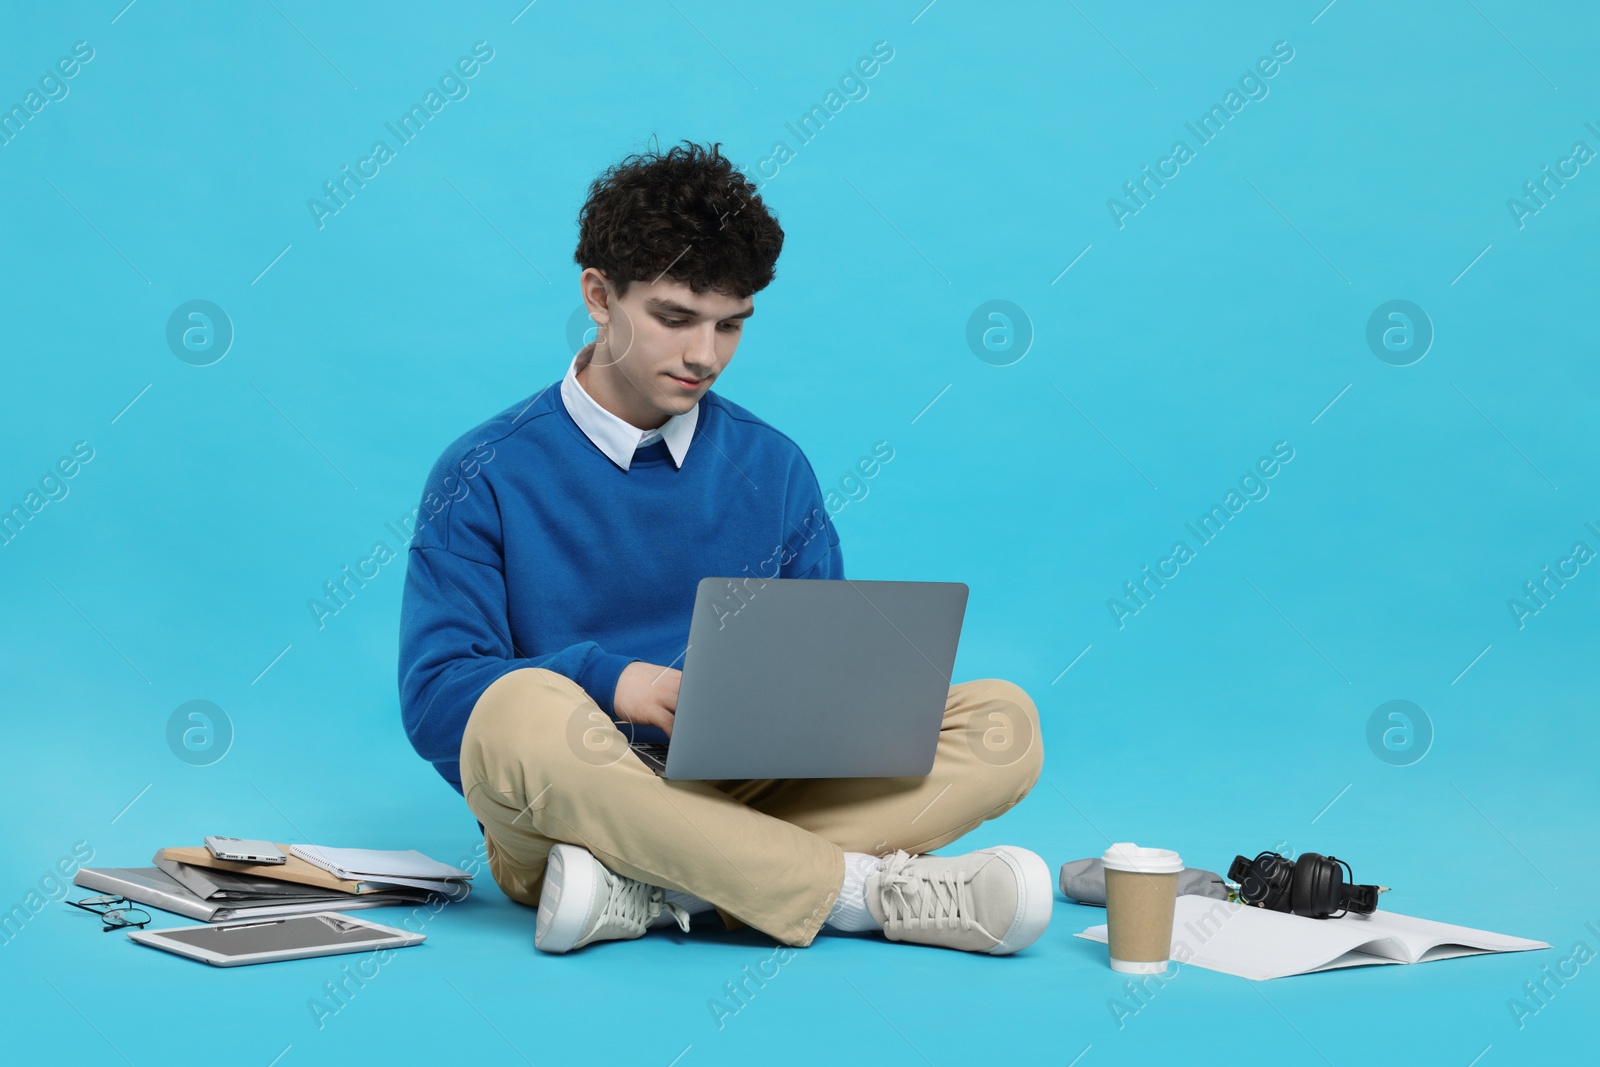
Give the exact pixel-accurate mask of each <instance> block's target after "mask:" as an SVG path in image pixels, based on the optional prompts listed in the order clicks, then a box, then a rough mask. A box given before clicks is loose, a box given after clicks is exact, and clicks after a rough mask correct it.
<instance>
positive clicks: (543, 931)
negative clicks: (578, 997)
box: [533, 845, 689, 953]
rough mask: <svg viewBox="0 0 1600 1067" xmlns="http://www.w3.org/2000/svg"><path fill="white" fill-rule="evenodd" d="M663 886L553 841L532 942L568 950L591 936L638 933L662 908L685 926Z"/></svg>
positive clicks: (556, 950)
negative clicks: (627, 875)
mask: <svg viewBox="0 0 1600 1067" xmlns="http://www.w3.org/2000/svg"><path fill="white" fill-rule="evenodd" d="M665 896H666V890H665V889H662V888H661V887H660V886H655V885H649V884H647V883H645V882H641V881H638V880H637V879H634V878H627V877H625V876H623V875H620V874H617V873H616V872H614V871H612V870H610V869H608V868H607V867H606V866H605V865H604V864H603V863H601V862H600V861H599V860H597V859H595V858H594V855H593V854H592V853H590V851H589V850H588V849H586V848H583V847H581V846H579V845H556V846H555V847H554V848H552V849H551V850H550V858H549V859H548V860H547V861H546V862H545V868H544V888H543V889H542V890H541V891H540V893H539V921H538V924H537V925H536V926H535V928H534V934H533V945H534V947H535V948H537V949H539V950H541V951H543V952H552V953H560V952H570V951H572V950H573V949H575V948H582V947H583V946H585V945H587V944H589V943H590V942H591V941H608V940H618V939H623V938H633V937H639V936H641V935H642V934H643V933H644V932H645V930H646V928H648V927H649V925H650V924H651V922H653V921H654V920H655V918H656V917H657V916H658V915H660V914H661V913H662V912H663V911H665V912H668V913H670V914H671V915H672V917H673V918H674V919H676V920H677V923H678V926H679V928H680V929H682V930H685V931H687V930H688V929H689V913H688V912H687V911H685V910H684V909H683V908H680V907H678V906H677V905H676V904H668V903H667V902H666V899H665Z"/></svg>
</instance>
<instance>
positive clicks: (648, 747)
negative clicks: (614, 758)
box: [628, 741, 667, 776]
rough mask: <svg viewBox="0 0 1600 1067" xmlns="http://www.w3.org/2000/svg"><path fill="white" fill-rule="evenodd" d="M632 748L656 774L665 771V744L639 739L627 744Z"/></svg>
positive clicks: (662, 773)
mask: <svg viewBox="0 0 1600 1067" xmlns="http://www.w3.org/2000/svg"><path fill="white" fill-rule="evenodd" d="M628 747H629V748H631V749H633V754H634V755H635V756H638V757H639V758H640V759H641V760H643V761H644V765H645V766H646V767H649V768H650V769H651V770H652V771H655V772H656V774H658V775H663V776H664V775H665V774H666V773H667V746H666V745H665V744H663V743H661V742H655V741H639V742H635V743H634V744H632V745H629V746H628Z"/></svg>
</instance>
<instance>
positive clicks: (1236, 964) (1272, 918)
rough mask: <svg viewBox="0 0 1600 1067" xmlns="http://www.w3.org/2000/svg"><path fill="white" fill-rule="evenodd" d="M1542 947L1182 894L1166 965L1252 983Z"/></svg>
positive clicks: (1419, 922) (1101, 931)
mask: <svg viewBox="0 0 1600 1067" xmlns="http://www.w3.org/2000/svg"><path fill="white" fill-rule="evenodd" d="M1076 936H1078V937H1082V938H1085V939H1087V940H1090V941H1101V942H1104V941H1105V940H1106V928H1105V925H1104V924H1101V925H1100V926H1091V927H1089V928H1088V929H1087V930H1085V931H1083V932H1082V933H1081V934H1078V935H1076ZM1549 947H1550V946H1549V945H1548V944H1547V943H1545V942H1543V941H1530V940H1528V939H1527V938H1522V937H1511V936H1509V935H1506V934H1493V933H1490V932H1489V931H1487V930H1474V929H1471V928H1469V927H1466V926H1452V925H1450V924H1449V923H1441V922H1434V921H1433V920H1431V919H1416V918H1413V917H1411V916H1409V915H1397V914H1395V913H1394V912H1391V911H1382V910H1379V911H1375V912H1373V913H1372V914H1371V915H1355V914H1349V915H1343V916H1341V917H1339V918H1337V919H1308V918H1306V917H1305V916H1303V915H1290V914H1288V913H1285V912H1281V911H1267V910H1266V909H1264V908H1255V907H1250V906H1248V905H1244V904H1234V903H1229V902H1228V901H1224V900H1217V899H1215V898H1214V897H1202V896H1191V895H1187V894H1186V895H1184V896H1180V897H1179V898H1178V904H1177V910H1176V912H1175V913H1174V916H1173V921H1172V959H1174V960H1177V961H1178V962H1179V963H1192V964H1194V965H1195V966H1197V967H1204V968H1205V969H1207V970H1210V971H1221V972H1222V973H1223V974H1234V975H1238V976H1239V977H1241V978H1251V979H1255V980H1257V981H1261V980H1263V979H1267V978H1283V977H1286V976H1288V975H1291V974H1310V973H1311V972H1313V971H1329V970H1333V969H1335V968H1337V967H1360V966H1364V965H1366V964H1373V963H1429V962H1431V961H1433V960H1445V959H1451V958H1453V957H1456V956H1475V955H1478V954H1480V953H1485V952H1524V951H1527V950H1528V949H1535V948H1549Z"/></svg>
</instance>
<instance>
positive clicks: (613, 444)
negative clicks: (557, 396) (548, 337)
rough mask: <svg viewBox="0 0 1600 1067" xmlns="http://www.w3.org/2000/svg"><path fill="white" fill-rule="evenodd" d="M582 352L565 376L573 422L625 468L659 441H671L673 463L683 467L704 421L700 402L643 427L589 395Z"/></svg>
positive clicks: (565, 396) (563, 393) (564, 389)
mask: <svg viewBox="0 0 1600 1067" xmlns="http://www.w3.org/2000/svg"><path fill="white" fill-rule="evenodd" d="M582 355H583V353H582V352H579V353H578V355H576V356H573V357H572V363H571V364H570V365H569V366H568V367H567V376H566V377H565V378H563V379H561V402H562V403H563V404H564V405H566V409H567V414H569V415H571V416H572V421H573V422H575V423H577V424H578V429H580V430H582V431H583V432H584V435H585V436H587V437H588V438H589V440H591V441H593V442H594V444H595V447H596V448H598V449H599V450H600V451H601V452H604V453H605V454H606V456H607V457H608V458H610V460H611V462H613V463H615V464H616V465H617V466H619V467H621V468H622V469H623V470H627V469H628V466H629V464H631V463H632V462H633V453H634V451H635V450H636V449H639V448H643V447H644V446H645V445H648V444H653V443H655V442H656V441H658V440H665V441H666V442H667V451H668V452H670V453H671V454H672V462H673V463H674V464H676V465H677V466H679V467H682V466H683V457H684V456H685V455H686V454H687V453H688V451H689V441H690V440H691V439H692V438H693V437H694V428H695V424H696V423H698V422H699V421H700V402H699V401H695V405H694V407H692V408H690V409H689V410H688V411H685V412H684V413H683V414H681V415H674V416H672V418H670V419H668V420H667V421H666V422H665V423H664V424H663V425H661V426H660V427H658V428H657V429H654V430H641V429H639V427H637V426H635V425H633V424H632V423H630V422H628V421H627V420H626V419H622V418H619V417H617V416H616V415H613V414H612V413H611V412H609V411H607V410H606V409H605V408H603V407H601V406H600V402H599V401H597V400H596V399H595V398H594V397H592V396H590V395H589V391H588V390H587V389H585V388H584V387H583V383H582V382H580V381H578V358H579V357H580V356H582Z"/></svg>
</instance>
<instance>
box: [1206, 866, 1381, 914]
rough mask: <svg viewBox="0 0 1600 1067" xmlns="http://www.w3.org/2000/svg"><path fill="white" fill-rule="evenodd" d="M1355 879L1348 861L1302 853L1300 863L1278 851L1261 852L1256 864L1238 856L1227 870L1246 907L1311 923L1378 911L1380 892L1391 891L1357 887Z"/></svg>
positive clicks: (1368, 886)
mask: <svg viewBox="0 0 1600 1067" xmlns="http://www.w3.org/2000/svg"><path fill="white" fill-rule="evenodd" d="M1341 868H1342V870H1341ZM1354 879H1355V875H1354V874H1353V873H1351V871H1350V865H1349V864H1348V863H1346V862H1345V861H1344V860H1342V859H1339V858H1337V857H1335V856H1323V855H1319V854H1318V853H1315V852H1302V853H1301V854H1300V858H1299V859H1296V860H1289V859H1285V858H1284V857H1283V856H1280V855H1279V854H1278V853H1276V852H1262V853H1260V854H1258V855H1257V856H1256V858H1255V859H1253V860H1249V859H1245V858H1244V857H1243V856H1235V857H1234V858H1233V865H1232V866H1231V867H1229V868H1228V880H1229V881H1231V882H1237V883H1238V884H1239V899H1240V900H1242V901H1243V902H1244V903H1246V904H1253V905H1255V906H1256V907H1258V908H1267V909H1269V910H1271V911H1286V912H1292V913H1294V914H1295V915H1304V916H1306V917H1308V918H1312V919H1330V918H1332V919H1337V918H1339V916H1341V915H1344V914H1345V913H1346V912H1351V911H1354V912H1359V913H1361V914H1363V915H1367V914H1370V913H1371V912H1372V911H1373V910H1374V909H1376V908H1377V906H1378V894H1379V893H1381V892H1383V891H1384V890H1385V889H1387V888H1388V887H1387V886H1379V885H1353V884H1351V883H1352V882H1353V881H1354ZM1335 913H1337V914H1335Z"/></svg>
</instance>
